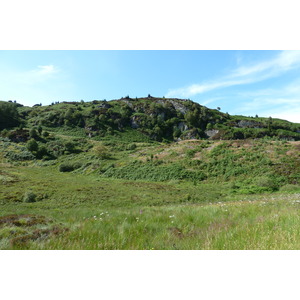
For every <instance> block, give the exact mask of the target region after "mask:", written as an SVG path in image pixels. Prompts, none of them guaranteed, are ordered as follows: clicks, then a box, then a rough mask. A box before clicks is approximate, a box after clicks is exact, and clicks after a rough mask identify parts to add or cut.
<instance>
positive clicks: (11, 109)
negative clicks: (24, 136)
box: [0, 101, 20, 130]
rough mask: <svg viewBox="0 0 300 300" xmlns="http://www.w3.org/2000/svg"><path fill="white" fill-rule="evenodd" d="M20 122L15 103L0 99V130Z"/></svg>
mask: <svg viewBox="0 0 300 300" xmlns="http://www.w3.org/2000/svg"><path fill="white" fill-rule="evenodd" d="M19 124H20V120H19V113H18V109H17V105H16V104H15V103H12V102H4V101H0V130H2V129H4V128H10V127H14V126H18V125H19Z"/></svg>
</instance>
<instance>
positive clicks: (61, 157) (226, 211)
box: [0, 97, 300, 249]
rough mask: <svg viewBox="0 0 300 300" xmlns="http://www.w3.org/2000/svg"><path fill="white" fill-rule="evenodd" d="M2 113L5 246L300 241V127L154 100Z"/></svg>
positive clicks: (238, 245) (291, 244) (237, 245)
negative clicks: (299, 208)
mask: <svg viewBox="0 0 300 300" xmlns="http://www.w3.org/2000/svg"><path fill="white" fill-rule="evenodd" d="M0 116H1V117H2V118H1V119H0V125H1V129H2V130H1V132H0V207H1V210H0V249H153V248H154V249H297V248H299V237H300V229H299V225H298V224H300V223H299V220H300V215H299V210H298V209H297V205H298V203H299V201H300V200H299V195H300V194H299V193H300V175H299V174H300V152H299V151H300V142H299V141H298V140H299V124H294V123H290V122H287V121H283V120H277V119H271V118H259V117H243V116H230V115H228V114H224V113H222V112H221V111H219V110H214V109H209V108H207V107H204V106H201V105H199V104H197V103H194V102H192V101H190V100H180V99H164V98H153V97H147V98H139V99H130V98H129V97H126V98H123V99H119V100H112V101H98V100H97V101H92V102H89V103H85V102H83V101H82V102H78V103H77V102H72V103H70V102H69V103H67V102H64V103H56V104H53V105H49V106H40V105H37V106H34V107H24V106H21V105H20V104H17V103H11V102H9V103H7V102H1V103H0ZM275 229H276V230H275Z"/></svg>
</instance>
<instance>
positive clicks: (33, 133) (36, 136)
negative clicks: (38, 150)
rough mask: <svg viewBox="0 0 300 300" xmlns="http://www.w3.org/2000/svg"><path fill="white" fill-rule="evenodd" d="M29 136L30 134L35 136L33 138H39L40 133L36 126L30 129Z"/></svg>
mask: <svg viewBox="0 0 300 300" xmlns="http://www.w3.org/2000/svg"><path fill="white" fill-rule="evenodd" d="M29 136H30V137H31V138H33V139H36V138H38V133H37V131H36V130H35V129H34V128H32V129H30V131H29Z"/></svg>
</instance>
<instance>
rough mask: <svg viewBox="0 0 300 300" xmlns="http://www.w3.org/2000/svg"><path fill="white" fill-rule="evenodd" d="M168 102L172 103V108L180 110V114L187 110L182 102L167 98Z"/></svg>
mask: <svg viewBox="0 0 300 300" xmlns="http://www.w3.org/2000/svg"><path fill="white" fill-rule="evenodd" d="M169 102H170V103H172V105H173V106H174V108H175V109H176V110H178V111H180V112H181V113H182V114H186V112H187V111H188V108H187V107H186V106H185V105H183V104H182V103H178V102H176V101H174V100H169Z"/></svg>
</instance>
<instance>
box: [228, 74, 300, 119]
mask: <svg viewBox="0 0 300 300" xmlns="http://www.w3.org/2000/svg"><path fill="white" fill-rule="evenodd" d="M235 97H236V99H243V104H242V105H240V106H238V107H236V108H235V109H234V110H233V111H232V113H237V114H246V115H255V114H257V113H258V114H259V115H261V116H264V117H268V116H272V117H273V118H279V119H285V120H288V121H291V122H296V123H299V122H300V118H299V115H300V78H298V79H297V80H295V81H293V82H292V83H289V84H287V85H285V86H281V87H278V88H268V89H260V90H256V91H246V92H240V93H237V94H236V95H235Z"/></svg>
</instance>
